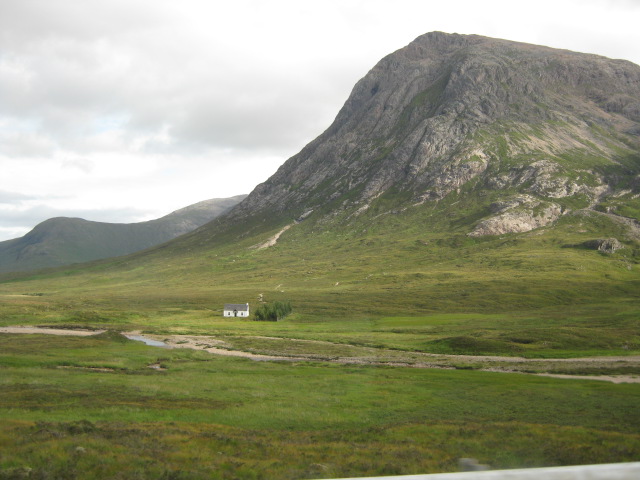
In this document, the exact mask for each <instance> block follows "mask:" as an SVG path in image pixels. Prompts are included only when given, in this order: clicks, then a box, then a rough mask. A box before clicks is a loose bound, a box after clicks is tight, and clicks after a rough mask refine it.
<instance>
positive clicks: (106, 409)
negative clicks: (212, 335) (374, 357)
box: [0, 334, 640, 479]
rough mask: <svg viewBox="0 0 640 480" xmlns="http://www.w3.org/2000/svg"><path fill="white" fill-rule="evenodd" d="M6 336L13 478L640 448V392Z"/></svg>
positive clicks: (6, 452) (175, 474) (542, 460)
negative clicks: (28, 471)
mask: <svg viewBox="0 0 640 480" xmlns="http://www.w3.org/2000/svg"><path fill="white" fill-rule="evenodd" d="M0 342H1V348H0V371H1V372H2V376H1V378H0V392H1V394H0V418H2V422H1V423H2V427H1V429H0V445H1V452H2V453H1V454H0V468H1V469H0V478H19V477H18V475H19V474H20V472H21V471H24V469H26V468H29V469H31V476H30V477H29V478H96V479H97V478H314V477H317V478H320V477H324V478H330V477H339V476H350V475H369V474H410V473H428V472H438V471H451V470H455V469H456V462H457V459H458V458H460V457H468V456H470V457H474V458H478V459H479V460H481V461H482V462H485V463H489V464H491V465H492V466H494V467H499V468H513V467H524V466H530V467H532V466H542V465H564V464H575V463H578V464H579V463H593V462H596V463H597V462H614V461H615V462H617V461H628V460H634V459H636V460H637V458H638V455H639V454H640V434H638V427H639V426H640V425H639V422H640V413H639V412H638V408H637V405H638V401H640V388H638V386H637V385H625V384H621V385H613V384H609V383H605V382H597V381H580V380H557V379H550V378H542V377H531V376H527V375H521V374H503V373H487V372H474V371H459V370H457V371H449V370H429V369H412V368H390V367H388V368H381V367H367V366H361V367H354V366H342V365H330V364H323V363H295V364H288V363H278V362H254V361H250V360H243V359H228V358H224V357H219V356H214V355H210V354H207V353H203V352H196V351H191V350H166V349H159V348H154V347H147V346H144V345H142V344H141V343H137V342H132V341H125V340H122V339H121V338H118V337H117V336H115V335H106V334H103V335H101V336H98V337H96V338H93V337H89V338H79V337H51V336H42V335H2V336H1V337H0ZM155 364H160V365H161V366H162V368H163V369H162V370H156V369H152V368H149V366H150V365H155ZM12 475H13V476H12Z"/></svg>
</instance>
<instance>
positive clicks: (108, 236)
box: [0, 195, 246, 273]
mask: <svg viewBox="0 0 640 480" xmlns="http://www.w3.org/2000/svg"><path fill="white" fill-rule="evenodd" d="M245 197H246V195H237V196H234V197H230V198H215V199H210V200H204V201H202V202H198V203H195V204H193V205H189V206H187V207H184V208H181V209H179V210H176V211H174V212H171V213H169V214H168V215H165V216H163V217H161V218H158V219H154V220H149V221H146V222H139V223H129V224H125V223H107V222H95V221H91V220H85V219H82V218H70V217H55V218H50V219H48V220H45V221H44V222H42V223H40V224H38V225H36V226H35V227H34V228H33V229H32V230H31V231H30V232H28V233H27V234H26V235H24V236H23V237H20V238H17V239H12V240H6V241H3V242H0V272H2V273H4V272H11V271H28V270H34V269H39V268H46V267H57V266H62V265H67V264H71V263H80V262H86V261H91V260H98V259H103V258H109V257H116V256H121V255H127V254H130V253H133V252H136V251H139V250H143V249H146V248H150V247H153V246H155V245H158V244H161V243H164V242H166V241H168V240H171V239H174V238H176V237H178V236H180V235H183V234H185V233H188V232H191V231H193V230H194V229H196V228H198V227H200V226H202V225H204V224H206V223H207V222H209V221H211V220H213V219H214V218H216V217H218V216H219V215H222V214H224V213H226V212H227V211H229V209H231V208H232V207H233V206H235V205H236V204H237V203H238V202H240V201H242V200H243V199H244V198H245Z"/></svg>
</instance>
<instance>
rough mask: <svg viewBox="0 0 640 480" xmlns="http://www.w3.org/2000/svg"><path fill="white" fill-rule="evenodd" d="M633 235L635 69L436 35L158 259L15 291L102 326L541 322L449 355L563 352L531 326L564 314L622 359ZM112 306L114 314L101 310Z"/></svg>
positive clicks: (570, 336) (639, 230)
mask: <svg viewBox="0 0 640 480" xmlns="http://www.w3.org/2000/svg"><path fill="white" fill-rule="evenodd" d="M638 219H640V67H639V66H637V65H634V64H632V63H630V62H627V61H624V60H611V59H607V58H604V57H600V56H596V55H589V54H583V53H575V52H569V51H566V50H557V49H552V48H547V47H542V46H534V45H527V44H522V43H516V42H511V41H507V40H499V39H492V38H486V37H481V36H476V35H457V34H444V33H439V32H435V33H429V34H426V35H423V36H421V37H419V38H417V39H416V40H415V41H414V42H412V43H411V44H409V45H408V46H406V47H404V48H402V49H400V50H398V51H396V52H394V53H392V54H390V55H388V56H387V57H385V58H383V59H382V60H381V61H380V62H379V63H378V64H377V65H375V66H374V67H373V68H372V69H371V71H370V72H368V73H367V74H366V75H365V76H364V78H362V79H361V80H360V81H359V82H358V83H357V84H356V85H355V87H354V89H353V91H352V93H351V95H350V96H349V98H348V99H347V101H346V103H345V104H344V106H343V107H342V109H341V110H340V111H339V113H338V115H337V117H336V119H335V121H334V122H333V123H332V124H331V125H330V126H329V128H328V129H327V130H326V131H325V132H324V133H322V134H321V135H320V136H319V137H318V138H316V139H315V140H313V141H311V142H310V143H309V144H308V145H307V146H306V147H304V148H303V149H302V150H301V151H300V152H299V153H298V154H296V155H295V156H293V157H292V158H290V159H289V160H287V161H286V162H285V163H284V164H283V165H282V166H281V167H280V168H279V169H278V171H277V172H276V173H275V174H274V175H273V176H272V177H270V178H269V179H267V180H266V181H265V182H264V183H262V184H260V185H259V186H257V187H256V188H255V189H254V191H253V192H251V193H250V194H249V196H248V197H247V198H246V199H244V200H243V201H242V202H240V203H239V204H237V205H236V206H235V207H234V208H232V209H231V210H230V211H229V212H228V213H226V214H224V215H221V216H219V217H217V218H215V219H214V220H212V221H211V222H209V223H207V224H205V225H202V226H201V227H199V228H197V229H195V230H193V231H192V232H190V233H187V234H185V235H182V236H180V237H178V238H176V239H174V240H172V241H170V242H166V243H164V244H162V245H159V246H157V247H154V248H151V249H147V250H145V251H143V252H138V253H135V254H132V255H130V256H127V257H120V258H118V259H113V260H107V261H102V262H100V263H99V264H94V265H92V266H91V268H84V267H81V266H79V267H77V268H73V269H65V271H63V272H61V271H56V272H49V273H48V274H47V276H46V277H45V276H43V277H41V278H34V279H32V280H31V279H27V276H25V275H15V276H4V277H3V280H2V281H3V283H2V285H3V288H5V291H6V290H7V289H9V288H11V290H12V291H14V292H17V293H24V292H36V293H42V294H43V296H44V297H46V301H47V302H51V303H52V304H53V303H55V304H56V305H62V306H63V307H61V308H66V307H64V306H65V305H72V304H73V305H76V304H77V303H74V302H79V301H80V300H78V299H87V300H86V302H85V303H82V302H80V303H81V304H83V305H84V304H91V305H94V306H95V308H96V312H95V318H98V319H101V318H113V315H112V313H113V312H118V311H122V312H124V313H123V315H124V316H126V315H128V313H127V312H130V311H132V309H140V310H143V311H145V312H147V313H148V314H149V315H150V316H154V318H155V317H156V316H158V315H159V316H160V317H162V318H164V316H165V315H169V314H168V313H167V312H169V311H170V312H171V314H170V317H171V319H170V322H172V325H175V326H176V328H178V327H179V326H180V325H181V322H182V320H181V318H183V319H184V321H185V322H186V323H187V324H190V325H191V323H189V322H191V317H190V316H189V315H193V316H194V317H193V318H197V320H194V322H196V323H193V325H195V324H197V325H200V326H202V328H203V329H206V328H208V325H209V322H210V318H209V316H210V314H211V311H217V310H218V309H219V308H221V307H222V305H224V304H225V303H245V302H251V301H252V300H253V301H254V302H255V301H256V300H255V299H260V300H259V301H262V300H263V299H265V301H273V300H286V301H290V302H291V304H292V305H293V307H294V311H295V312H296V313H297V314H300V315H301V317H300V318H302V319H304V321H307V320H308V321H310V322H314V321H323V320H324V319H326V318H332V319H344V320H345V322H348V321H351V320H354V319H355V320H357V319H363V321H367V322H368V321H370V320H371V319H373V320H371V321H377V320H375V319H376V318H382V319H384V318H386V317H387V316H396V317H397V316H406V317H412V316H415V317H420V316H424V315H441V314H442V315H448V314H451V313H464V314H468V313H472V314H474V315H475V314H478V313H482V314H488V315H498V314H499V315H504V317H501V318H505V319H510V320H509V321H513V322H516V323H513V325H516V324H517V325H521V324H520V323H517V322H520V321H521V320H522V319H525V320H526V321H525V320H522V321H523V322H524V323H525V325H524V326H522V329H523V330H522V331H524V330H526V329H528V330H527V331H529V333H528V334H527V335H528V336H527V337H526V338H525V337H522V336H518V337H513V338H511V337H509V338H503V337H501V336H500V335H499V334H498V333H496V332H493V331H492V332H487V331H484V330H482V329H480V328H479V327H478V330H473V328H475V327H473V328H472V326H471V325H469V328H470V329H471V330H469V333H468V334H465V335H462V336H459V337H460V338H454V339H442V341H443V342H444V341H446V342H454V343H455V342H458V343H459V346H460V349H462V350H464V349H463V348H462V346H464V345H469V344H470V342H471V343H473V342H475V340H473V341H472V340H470V338H471V337H474V338H475V337H476V336H477V337H483V339H484V340H487V342H488V343H487V342H485V343H482V342H481V343H482V345H485V346H489V347H491V346H492V345H493V346H496V345H501V347H500V348H497V347H496V348H495V349H493V347H491V348H489V350H487V349H486V348H485V347H482V346H478V349H477V351H485V352H487V351H493V352H497V351H505V349H506V350H508V349H510V348H512V347H513V348H514V349H516V350H517V349H518V348H521V346H518V345H520V344H519V343H518V342H520V340H522V341H523V342H525V341H526V342H529V341H531V342H533V343H535V344H536V345H537V344H542V343H544V342H548V344H549V345H553V342H552V341H551V340H550V338H551V337H553V338H556V337H558V335H559V333H558V331H556V330H553V331H552V330H545V331H542V330H536V329H537V328H538V327H537V322H538V319H541V318H545V319H550V318H551V319H553V321H556V319H557V321H558V322H563V323H561V324H562V325H564V327H566V329H564V330H562V332H561V333H562V335H564V336H563V337H562V338H564V339H566V342H565V343H566V344H567V345H568V344H570V343H572V342H575V344H580V345H583V346H585V348H587V346H586V343H585V342H586V341H585V338H594V337H596V336H597V337H598V339H597V342H595V343H593V344H592V345H591V344H590V345H591V347H593V348H595V349H597V348H603V349H607V348H609V347H610V346H611V345H613V344H614V343H615V341H617V340H615V341H614V340H613V339H614V337H616V335H618V334H615V335H614V334H613V333H612V335H611V336H607V335H604V334H603V332H605V331H609V330H607V329H610V330H611V332H613V331H614V330H615V331H622V330H620V329H621V328H622V327H624V328H625V329H626V330H624V331H625V332H627V333H628V335H629V338H631V337H632V336H634V337H633V338H636V337H635V336H637V328H636V327H635V326H634V325H637V315H638V312H639V311H640V310H639V307H638V292H640V276H638V271H639V269H640V225H639V223H638ZM15 278H19V279H20V283H16V284H15V286H13V287H12V286H10V285H9V283H8V282H10V281H11V280H12V279H15ZM103 297H105V298H106V297H108V298H109V299H110V300H109V301H110V302H112V303H111V304H110V305H109V310H108V312H107V313H106V314H101V313H100V308H101V307H100V306H99V303H100V301H101V300H95V301H91V299H101V298H103ZM83 301H84V300H83ZM132 305H134V306H132ZM176 306H179V308H178V307H176ZM174 308H178V310H181V311H182V312H183V313H182V314H180V315H184V317H180V316H179V315H178V314H177V313H176V311H175V310H174ZM112 311H113V312H112ZM60 318H61V321H68V319H69V318H78V319H80V320H78V321H83V322H84V321H85V319H86V318H87V317H86V315H84V313H82V312H77V315H76V314H73V315H72V314H69V315H67V313H64V314H61V317H60ZM474 318H476V317H474ZM527 319H533V320H531V322H530V323H527V322H528V320H527ZM571 319H579V320H575V321H576V322H578V323H579V322H582V321H583V319H588V320H589V322H592V325H591V326H589V327H584V328H583V327H581V326H580V325H578V323H575V324H574V323H572V322H573V320H571ZM355 320H354V321H355ZM458 320H459V319H457V320H455V321H456V322H457V321H458ZM100 321H102V320H100ZM443 321H444V320H443ZM460 321H464V320H460ZM474 321H475V320H474ZM585 321H586V320H585ZM634 322H635V323H634ZM559 324H560V323H559ZM559 324H558V325H559ZM411 325H412V324H411V322H409V323H407V325H406V328H407V329H411ZM603 325H604V326H603ZM432 327H433V330H429V332H430V333H429V335H435V336H436V337H437V328H436V327H437V325H434V326H429V329H431V328H432ZM564 327H563V328H564ZM518 328H519V327H518ZM594 329H597V334H593V332H595V331H596V330H594ZM401 333H402V332H400V331H399V333H398V334H399V335H401ZM625 335H626V334H625ZM462 337H464V338H462ZM429 338H430V339H431V340H429V341H430V342H431V341H433V342H435V341H440V339H437V338H435V337H433V336H430V337H429ZM558 338H559V337H558ZM523 339H524V340H523ZM484 340H483V342H484ZM363 341H364V340H363ZM425 341H426V340H425ZM634 341H635V340H634ZM607 342H609V343H607ZM596 344H597V345H596ZM451 345H453V344H451ZM594 345H596V346H594ZM591 347H589V348H591ZM618 347H619V348H622V347H620V346H619V345H618V346H617V347H616V348H618ZM416 348H423V346H421V345H418V346H417V347H416ZM447 348H449V347H447ZM451 348H453V347H451ZM456 348H457V347H456ZM545 348H546V347H545ZM549 348H552V347H549ZM612 348H613V347H612ZM634 348H635V347H634ZM460 349H458V350H456V349H454V350H455V351H461V350H460ZM492 349H493V350H492ZM454 350H452V351H454ZM509 351H511V350H509ZM514 351H515V350H514Z"/></svg>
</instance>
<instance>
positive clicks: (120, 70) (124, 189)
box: [0, 0, 640, 240]
mask: <svg viewBox="0 0 640 480" xmlns="http://www.w3.org/2000/svg"><path fill="white" fill-rule="evenodd" d="M638 25H640V0H538V1H536V2H516V1H513V0H483V1H478V0H447V1H446V2H444V1H442V0H438V1H431V0H386V1H385V0H366V1H365V0H363V1H360V0H321V1H320V0H309V1H304V0H291V1H289V0H268V1H266V0H264V1H258V0H229V1H217V0H179V1H176V0H0V167H1V176H0V240H5V239H9V238H16V237H19V236H22V235H24V234H25V233H26V232H27V231H29V230H30V229H31V228H33V227H34V226H35V225H36V224H37V223H39V222H41V221H43V220H46V219H47V218H51V217H55V216H77V217H82V218H86V219H88V220H96V221H106V222H119V223H131V222H137V221H142V220H148V219H152V218H158V217H160V216H162V215H165V214H167V213H169V212H171V211H173V210H176V209H178V208H182V207H185V206H187V205H190V204H193V203H196V202H198V201H201V200H206V199H209V198H217V197H229V196H232V195H237V194H240V193H249V192H250V191H251V190H252V189H253V187H255V186H256V185H257V184H258V183H260V182H262V181H264V180H266V179H267V178H268V177H269V176H270V175H271V174H273V173H274V172H275V171H276V169H277V168H278V166H280V165H281V164H282V163H283V162H284V161H285V160H287V158H289V157H290V156H292V155H294V154H295V153H297V152H298V151H299V150H300V149H301V148H302V147H303V146H304V145H305V144H306V143H308V142H309V141H311V140H312V139H313V138H315V137H316V136H317V135H318V134H320V133H321V132H322V131H323V130H324V129H325V128H327V127H328V126H329V124H330V123H331V121H332V120H333V119H334V118H335V115H336V114H337V112H338V110H339V108H340V107H341V106H342V104H343V103H344V101H345V100H346V99H347V96H348V95H349V93H350V91H351V89H352V87H353V85H354V84H355V82H356V81H357V80H359V79H360V78H361V77H363V76H364V75H365V74H366V73H367V71H368V70H369V69H371V68H372V67H373V66H374V65H375V63H376V62H377V61H378V60H380V59H381V58H382V57H383V56H385V55H387V54H388V53H391V52H393V51H395V50H397V49H399V48H402V47H403V46H405V45H406V44H408V43H409V42H411V41H412V40H413V39H414V38H416V37H417V36H419V35H421V34H423V33H426V32H430V31H434V30H439V31H444V32H449V33H453V32H456V33H463V34H480V35H486V36H491V37H499V38H506V39H510V40H518V41H524V42H529V43H536V44H541V45H547V46H551V47H558V48H567V49H570V50H576V51H582V52H589V53H597V54H601V55H605V56H608V57H612V58H624V59H627V60H631V61H633V62H635V63H637V64H640V28H639V27H638Z"/></svg>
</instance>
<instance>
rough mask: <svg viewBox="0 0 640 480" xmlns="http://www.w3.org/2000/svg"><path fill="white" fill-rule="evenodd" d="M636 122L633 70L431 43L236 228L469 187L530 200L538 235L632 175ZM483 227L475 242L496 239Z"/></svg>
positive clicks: (384, 63)
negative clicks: (568, 202) (569, 201)
mask: <svg viewBox="0 0 640 480" xmlns="http://www.w3.org/2000/svg"><path fill="white" fill-rule="evenodd" d="M639 122H640V67H638V66H637V65H634V64H632V63H630V62H627V61H624V60H611V59H607V58H604V57H599V56H596V55H589V54H582V53H575V52H570V51H567V50H557V49H552V48H548V47H541V46H535V45H528V44H523V43H517V42H511V41H507V40H499V39H493V38H487V37H482V36H477V35H458V34H446V33H441V32H433V33H428V34H425V35H422V36H420V37H418V38H417V39H416V40H415V41H413V42H412V43H411V44H409V45H408V46H406V47H404V48H402V49H400V50H398V51H396V52H394V53H392V54H390V55H388V56H386V57H385V58H383V59H382V60H381V61H380V62H378V64H377V65H375V66H374V67H373V68H372V69H371V71H369V73H367V75H366V76H365V77H364V78H362V79H361V80H360V81H359V82H358V83H357V84H356V85H355V87H354V88H353V91H352V93H351V95H350V96H349V98H348V99H347V101H346V102H345V104H344V106H343V107H342V109H341V110H340V112H339V113H338V115H337V117H336V119H335V121H334V122H333V124H332V125H331V126H330V127H329V128H328V129H327V130H326V131H325V132H324V133H323V134H322V135H320V136H319V137H318V138H317V139H315V140H314V141H312V142H311V143H309V144H308V145H307V146H306V147H305V148H304V149H303V150H302V151H301V152H300V153H298V154H297V155H295V156H294V157H292V158H291V159H289V160H288V161H287V162H286V163H285V164H284V165H282V167H281V168H280V169H279V170H278V171H277V172H276V173H275V174H274V175H273V176H272V177H271V178H270V179H268V180H267V181H266V182H265V183H263V184H261V185H259V186H258V187H257V188H256V189H255V190H254V192H252V193H251V195H250V196H249V197H248V198H247V199H246V200H245V201H244V202H242V203H241V204H240V205H239V206H238V207H236V208H235V209H234V210H233V211H232V217H234V218H242V217H246V216H250V215H254V214H258V215H259V214H260V212H266V211H269V212H277V213H278V214H285V213H286V214H287V215H290V216H291V218H296V217H297V216H299V215H302V214H304V213H305V212H308V211H309V210H314V209H317V208H318V207H319V206H324V205H327V204H331V205H334V207H335V208H339V209H343V210H351V211H353V212H354V213H355V214H359V213H362V212H364V211H366V210H367V208H368V206H369V205H371V203H372V202H374V201H375V200H376V199H377V198H378V197H380V196H381V195H383V194H385V192H389V191H390V190H394V191H400V192H403V193H404V198H405V201H406V199H407V198H408V199H409V202H411V204H414V205H415V204H419V203H424V202H437V201H439V200H440V199H442V198H444V197H445V196H447V195H448V194H449V193H450V192H452V191H459V190H460V189H461V188H465V186H469V185H470V182H472V181H473V182H475V184H477V186H476V188H479V189H482V188H484V189H494V190H495V189H503V190H505V191H507V190H509V191H510V190H514V192H512V193H517V194H519V195H532V196H533V197H534V198H533V200H532V201H530V202H527V203H525V204H523V205H524V206H523V205H520V210H527V212H528V213H527V215H529V216H531V215H533V217H532V218H533V220H532V221H529V222H528V223H527V225H529V226H531V228H536V226H540V225H541V224H545V222H546V223H548V222H551V221H554V220H555V219H557V218H558V216H559V215H561V214H563V213H564V212H565V211H566V208H565V207H564V206H562V205H560V204H559V203H557V202H556V201H555V200H556V199H558V198H565V197H575V198H578V197H580V202H582V206H584V207H594V206H595V205H597V203H598V202H599V201H600V200H602V196H603V195H604V194H605V193H606V192H614V191H616V188H617V187H616V185H617V184H618V183H619V177H620V175H623V176H624V175H627V174H629V173H633V172H635V171H636V169H637V168H636V167H637V163H638V162H637V155H638V152H639V151H640V139H639V138H638V134H639V133H640V123H639ZM634 159H635V160H634ZM611 165H617V166H618V167H619V168H617V167H616V168H617V173H616V174H615V175H612V170H611V169H610V168H608V167H607V168H605V167H606V166H611ZM616 168H614V170H616ZM623 170H624V171H625V172H626V173H623V172H622V171H623ZM574 203H575V202H574ZM578 203H579V202H578ZM526 205H529V206H532V207H531V208H533V209H535V208H537V209H538V210H540V209H542V210H544V211H545V212H546V213H545V214H544V215H543V216H542V217H540V216H536V215H535V214H534V212H533V211H532V210H531V209H529V210H531V211H529V210H528V209H527V207H526ZM540 205H542V207H540ZM287 212H289V213H287ZM503 213H504V212H503ZM510 215H511V216H513V215H515V212H511V213H510ZM538 217H539V218H538ZM516 223H517V222H516ZM485 227H486V225H485V226H484V227H483V228H480V229H479V230H476V231H475V234H481V233H480V232H481V231H486V232H490V231H494V229H491V228H489V229H488V230H487V229H486V228H485ZM522 228H529V227H522ZM502 230H503V229H501V228H498V229H497V230H495V231H501V232H502ZM508 230H509V229H508V228H507V231H508Z"/></svg>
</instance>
